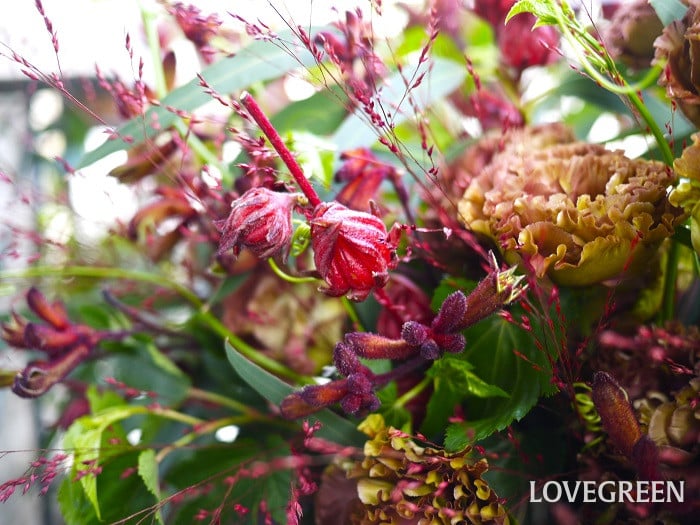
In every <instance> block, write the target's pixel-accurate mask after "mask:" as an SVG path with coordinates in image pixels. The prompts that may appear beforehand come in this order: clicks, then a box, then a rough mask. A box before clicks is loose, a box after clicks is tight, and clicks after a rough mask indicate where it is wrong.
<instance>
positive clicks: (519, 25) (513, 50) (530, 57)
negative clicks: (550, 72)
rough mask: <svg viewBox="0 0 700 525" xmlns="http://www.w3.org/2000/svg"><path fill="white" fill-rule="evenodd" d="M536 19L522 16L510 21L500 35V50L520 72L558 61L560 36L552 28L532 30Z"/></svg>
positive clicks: (528, 15)
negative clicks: (557, 48)
mask: <svg viewBox="0 0 700 525" xmlns="http://www.w3.org/2000/svg"><path fill="white" fill-rule="evenodd" d="M534 24H535V17H534V16H533V15H531V14H529V13H521V14H519V15H516V16H514V17H513V18H511V19H510V20H509V21H508V24H507V25H506V27H505V29H504V30H503V31H501V32H500V33H499V36H498V47H499V48H500V50H501V56H502V57H503V61H504V62H505V63H506V64H508V65H509V66H511V67H513V68H515V69H516V70H518V71H522V70H523V69H525V68H528V67H530V66H544V65H547V64H550V63H551V62H553V61H554V60H556V59H557V58H558V56H559V55H558V53H557V52H556V51H555V48H556V47H557V46H558V45H559V33H558V32H557V30H556V29H555V28H554V27H552V26H540V27H536V28H534V29H533V28H532V26H533V25H534Z"/></svg>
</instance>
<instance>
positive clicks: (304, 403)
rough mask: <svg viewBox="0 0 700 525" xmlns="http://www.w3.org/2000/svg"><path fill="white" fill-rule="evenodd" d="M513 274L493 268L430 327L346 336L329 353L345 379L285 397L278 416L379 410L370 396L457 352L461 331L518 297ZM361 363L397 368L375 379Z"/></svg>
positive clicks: (446, 304) (451, 300)
mask: <svg viewBox="0 0 700 525" xmlns="http://www.w3.org/2000/svg"><path fill="white" fill-rule="evenodd" d="M513 271H514V269H513V268H511V269H509V270H506V271H503V272H502V271H499V270H498V269H497V268H496V267H494V270H493V271H492V273H490V274H489V275H488V276H487V277H486V278H485V279H484V280H482V281H481V282H480V283H479V284H478V285H477V286H476V288H475V289H474V290H473V291H472V292H471V293H470V294H469V295H468V296H465V295H464V293H462V292H461V291H456V292H453V293H452V294H450V295H448V296H447V297H446V298H445V300H444V301H443V303H442V305H441V307H440V310H439V311H438V313H437V315H436V316H435V317H434V318H433V320H432V321H431V322H430V324H425V323H422V322H419V321H407V322H405V323H404V324H403V327H402V329H401V337H399V338H391V337H385V336H383V335H379V334H373V333H369V332H351V333H349V334H346V335H345V338H344V340H343V341H341V342H339V343H338V344H337V345H336V347H335V350H334V353H333V361H334V364H335V367H336V369H337V371H338V373H339V374H341V375H343V376H345V377H344V378H343V379H338V380H335V381H331V382H330V383H327V384H324V385H312V386H307V387H305V388H303V389H302V390H300V391H299V392H295V393H293V394H291V395H289V396H287V398H285V399H284V400H283V402H282V405H281V410H282V414H283V415H284V416H285V417H287V418H289V419H297V418H300V417H304V416H306V415H309V414H311V413H313V412H315V411H317V410H320V409H321V408H324V407H327V406H330V405H333V404H336V403H340V406H341V407H342V408H343V410H344V411H345V412H347V413H349V414H360V413H365V412H368V411H372V410H376V409H377V408H378V407H379V401H378V399H377V397H376V395H375V394H374V391H375V390H376V389H377V388H380V387H381V386H384V385H386V384H387V383H389V382H390V381H392V380H394V379H397V378H398V377H401V374H403V373H407V372H408V371H411V370H414V369H415V368H417V367H419V366H421V365H422V364H424V363H425V362H426V361H432V360H435V359H438V358H440V357H442V355H443V354H444V353H445V352H448V353H458V352H461V351H462V350H463V349H464V345H465V344H466V340H465V338H464V335H463V334H462V333H461V332H462V330H464V329H465V328H468V327H469V326H471V325H473V324H475V323H476V322H478V321H480V320H481V319H484V318H485V317H487V316H489V315H491V314H492V313H494V312H496V311H497V310H499V309H500V308H502V307H503V306H505V305H507V304H508V303H509V302H512V301H514V300H515V299H517V298H518V297H519V296H520V294H521V293H522V291H523V290H524V287H522V286H520V281H521V279H522V278H521V277H514V276H513ZM360 358H363V359H391V360H393V361H400V362H401V364H399V365H398V366H397V367H396V368H395V369H394V370H392V371H390V372H387V373H385V374H381V375H377V374H374V373H373V372H372V371H371V370H370V369H369V368H367V367H366V366H365V365H363V364H362V362H361V361H360Z"/></svg>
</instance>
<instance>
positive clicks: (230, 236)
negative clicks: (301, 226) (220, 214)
mask: <svg viewBox="0 0 700 525" xmlns="http://www.w3.org/2000/svg"><path fill="white" fill-rule="evenodd" d="M303 199H304V197H303V196H302V195H301V194H299V193H279V192H275V191H272V190H269V189H267V188H253V189H250V190H248V191H246V192H245V193H244V194H243V195H241V196H240V197H239V198H238V199H236V200H235V201H233V203H232V205H231V213H230V214H229V216H228V218H227V219H226V220H223V221H218V222H217V223H216V226H217V227H218V228H220V229H221V232H222V233H221V240H220V241H219V250H218V253H219V254H221V253H224V252H226V251H228V250H230V249H233V254H234V255H236V256H237V255H238V254H239V253H240V251H241V248H248V249H249V250H250V251H252V252H253V253H254V254H255V256H256V257H258V258H260V259H263V258H266V257H270V256H272V255H274V254H276V253H282V256H283V257H284V258H285V259H286V257H287V255H288V253H289V247H290V243H291V239H292V234H293V228H292V210H293V209H294V206H296V205H297V204H301V203H302V200H303Z"/></svg>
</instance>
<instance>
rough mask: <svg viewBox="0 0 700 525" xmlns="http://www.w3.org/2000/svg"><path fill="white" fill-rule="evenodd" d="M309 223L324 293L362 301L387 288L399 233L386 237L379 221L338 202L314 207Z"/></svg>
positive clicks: (392, 233)
mask: <svg viewBox="0 0 700 525" xmlns="http://www.w3.org/2000/svg"><path fill="white" fill-rule="evenodd" d="M310 222H311V246H312V248H313V250H314V262H315V264H316V270H317V271H318V273H319V274H320V275H321V277H322V278H323V279H324V280H325V281H326V286H325V287H324V288H322V291H323V292H324V293H326V294H328V295H331V296H340V295H345V294H347V296H348V298H350V299H352V300H353V301H362V300H364V299H365V298H366V297H367V296H368V295H369V293H370V292H371V291H372V290H373V289H374V288H381V287H382V286H384V285H385V284H386V282H387V280H388V278H389V273H388V271H389V270H390V269H393V268H395V267H396V264H397V263H398V259H397V257H396V240H395V236H396V234H397V233H398V230H396V229H392V231H391V233H387V230H386V226H384V223H383V222H382V221H381V220H380V219H379V218H378V217H376V216H374V215H371V214H369V213H364V212H360V211H355V210H351V209H349V208H347V207H345V206H343V205H342V204H340V203H338V202H330V203H323V204H321V205H320V206H318V207H316V209H315V210H314V213H313V216H312V218H311V221H310Z"/></svg>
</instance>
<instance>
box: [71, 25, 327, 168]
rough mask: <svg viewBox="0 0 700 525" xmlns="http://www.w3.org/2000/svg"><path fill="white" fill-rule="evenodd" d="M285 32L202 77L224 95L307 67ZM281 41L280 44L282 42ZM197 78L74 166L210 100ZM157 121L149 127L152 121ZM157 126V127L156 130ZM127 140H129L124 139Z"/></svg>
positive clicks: (150, 133)
mask: <svg viewBox="0 0 700 525" xmlns="http://www.w3.org/2000/svg"><path fill="white" fill-rule="evenodd" d="M293 39H294V37H293V35H291V34H290V33H289V32H286V33H281V34H280V35H279V38H278V39H275V40H272V41H264V40H257V41H255V42H253V43H251V44H250V45H248V46H247V47H245V48H243V49H241V50H240V51H239V52H238V53H236V54H235V55H233V56H231V57H227V58H224V59H222V60H219V61H218V62H216V63H214V64H212V65H211V66H209V67H207V68H205V69H204V70H203V71H202V73H201V74H202V77H203V78H204V79H205V80H206V82H207V83H208V84H209V86H210V87H211V88H213V89H214V90H215V91H217V92H219V93H221V94H223V95H227V94H229V93H233V92H235V91H239V90H242V89H244V88H246V87H248V86H250V85H251V84H254V83H256V82H264V81H266V80H270V79H273V78H276V77H279V76H281V75H282V74H284V73H286V72H287V71H290V70H292V69H294V68H297V67H309V66H311V65H313V64H314V63H315V58H314V57H313V56H312V55H311V53H310V52H309V51H308V50H306V49H304V48H302V47H301V46H294V44H292V43H291V41H292V40H293ZM283 43H284V44H283ZM199 82H200V81H199V79H193V80H191V81H190V82H188V83H187V84H185V85H184V86H181V87H179V88H177V89H175V90H173V91H172V92H171V93H169V94H168V95H167V96H166V97H165V98H163V100H161V103H160V105H159V106H155V107H152V108H149V109H148V111H146V113H145V114H144V115H143V116H139V117H136V118H133V119H131V120H130V121H129V122H127V123H126V124H124V125H123V126H122V127H121V128H119V130H118V131H117V137H118V138H114V139H111V140H108V141H107V142H105V143H104V144H102V145H101V146H99V147H97V148H96V149H94V150H92V151H90V152H88V153H86V154H85V155H84V156H83V158H82V159H81V160H80V162H79V163H78V166H77V167H78V168H83V167H85V166H89V165H90V164H92V163H93V162H95V161H97V160H99V159H101V158H103V157H105V156H106V155H109V154H110V153H114V152H115V151H119V150H123V149H130V148H131V147H133V146H134V144H140V143H142V142H144V141H145V140H146V139H149V138H152V137H154V136H155V135H157V134H158V133H159V130H162V129H165V128H167V127H169V126H171V125H172V124H173V123H174V122H175V120H176V119H178V118H180V117H178V116H177V115H176V114H175V112H174V111H173V108H174V109H176V110H178V111H184V112H190V111H193V110H195V109H197V108H198V107H200V106H203V105H204V104H206V103H207V102H210V101H211V100H212V98H211V95H208V94H207V93H206V92H205V90H204V88H203V87H201V86H200V84H199ZM155 122H157V123H158V126H155V127H154V126H153V125H152V123H155ZM156 128H158V129H156ZM124 139H127V140H128V141H129V142H128V143H127V142H125V141H124Z"/></svg>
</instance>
